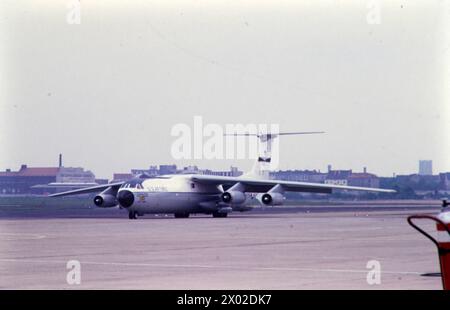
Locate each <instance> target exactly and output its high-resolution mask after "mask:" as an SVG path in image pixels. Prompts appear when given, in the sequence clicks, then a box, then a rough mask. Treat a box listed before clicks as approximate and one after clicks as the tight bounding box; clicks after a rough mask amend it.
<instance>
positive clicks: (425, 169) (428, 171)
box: [419, 160, 433, 175]
mask: <svg viewBox="0 0 450 310" xmlns="http://www.w3.org/2000/svg"><path fill="white" fill-rule="evenodd" d="M419 175H433V161H432V160H419Z"/></svg>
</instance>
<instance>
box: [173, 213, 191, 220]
mask: <svg viewBox="0 0 450 310" xmlns="http://www.w3.org/2000/svg"><path fill="white" fill-rule="evenodd" d="M174 215H175V218H177V219H185V218H188V217H189V213H175V214H174Z"/></svg>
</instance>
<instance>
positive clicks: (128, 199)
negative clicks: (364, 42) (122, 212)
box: [117, 190, 134, 208]
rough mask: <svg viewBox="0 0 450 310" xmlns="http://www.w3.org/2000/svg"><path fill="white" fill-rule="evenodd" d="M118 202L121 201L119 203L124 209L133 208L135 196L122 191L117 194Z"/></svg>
mask: <svg viewBox="0 0 450 310" xmlns="http://www.w3.org/2000/svg"><path fill="white" fill-rule="evenodd" d="M117 200H118V201H119V203H120V205H121V206H122V207H125V208H128V207H131V205H132V204H133V202H134V195H133V193H132V192H130V191H127V190H121V191H120V192H119V193H118V194H117Z"/></svg>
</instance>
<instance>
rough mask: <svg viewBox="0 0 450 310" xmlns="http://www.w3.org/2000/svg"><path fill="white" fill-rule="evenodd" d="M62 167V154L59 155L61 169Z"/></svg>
mask: <svg viewBox="0 0 450 310" xmlns="http://www.w3.org/2000/svg"><path fill="white" fill-rule="evenodd" d="M61 167H62V154H59V168H61Z"/></svg>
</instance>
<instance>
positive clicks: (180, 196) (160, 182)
mask: <svg viewBox="0 0 450 310" xmlns="http://www.w3.org/2000/svg"><path fill="white" fill-rule="evenodd" d="M121 191H129V192H131V193H133V195H134V202H133V204H132V205H131V207H129V210H130V211H136V212H138V213H174V212H189V213H195V212H205V211H208V207H210V208H214V209H215V207H216V203H217V202H218V201H219V197H220V194H221V193H222V192H223V190H222V188H221V187H220V186H216V185H204V184H199V183H193V182H191V180H190V178H189V176H188V175H168V176H161V177H158V178H151V179H143V180H142V182H140V183H134V184H133V183H125V184H124V185H122V187H121V188H120V189H119V193H120V192H121ZM211 210H212V209H211Z"/></svg>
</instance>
